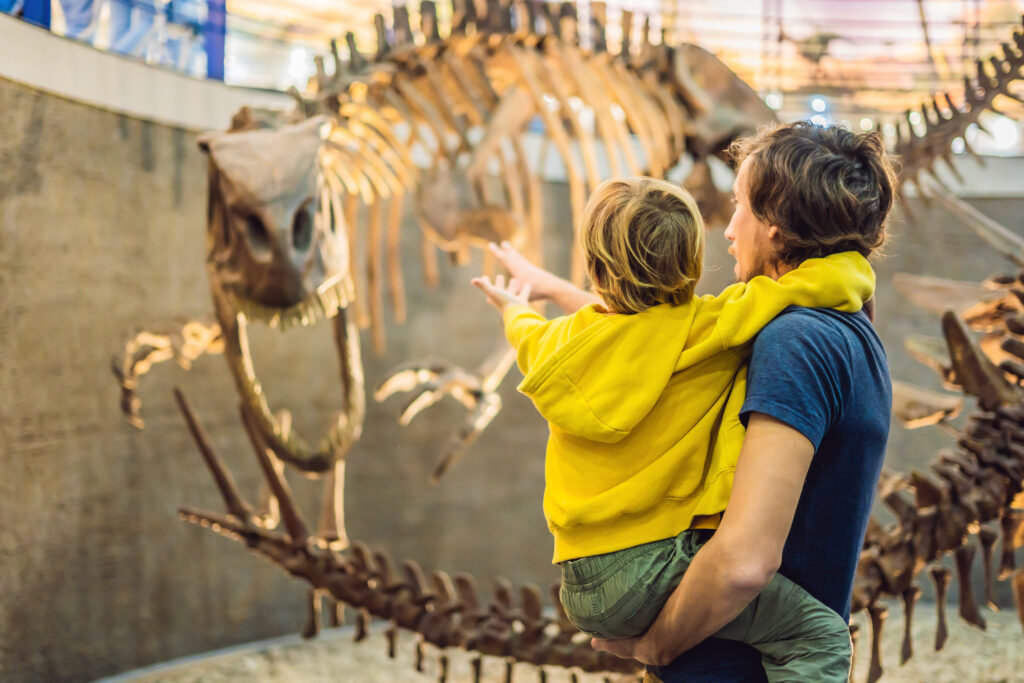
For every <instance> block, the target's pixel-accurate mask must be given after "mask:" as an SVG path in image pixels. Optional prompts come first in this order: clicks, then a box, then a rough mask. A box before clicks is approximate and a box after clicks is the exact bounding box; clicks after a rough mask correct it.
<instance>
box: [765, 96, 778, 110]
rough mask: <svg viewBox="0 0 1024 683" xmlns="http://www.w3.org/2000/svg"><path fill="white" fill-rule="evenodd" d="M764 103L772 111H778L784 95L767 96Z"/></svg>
mask: <svg viewBox="0 0 1024 683" xmlns="http://www.w3.org/2000/svg"><path fill="white" fill-rule="evenodd" d="M764 103H765V104H767V105H768V107H769V108H771V109H778V108H779V107H781V106H782V95H779V94H776V93H771V94H769V95H765V97H764Z"/></svg>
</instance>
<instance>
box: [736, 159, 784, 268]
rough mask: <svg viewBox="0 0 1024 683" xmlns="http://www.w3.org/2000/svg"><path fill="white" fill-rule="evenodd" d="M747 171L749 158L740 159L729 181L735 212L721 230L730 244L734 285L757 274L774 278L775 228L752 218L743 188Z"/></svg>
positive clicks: (747, 196) (747, 193)
mask: <svg viewBox="0 0 1024 683" xmlns="http://www.w3.org/2000/svg"><path fill="white" fill-rule="evenodd" d="M749 169H750V158H749V157H748V158H746V159H744V160H743V163H742V164H740V168H739V170H738V171H737V172H736V180H735V182H733V185H732V191H733V204H734V205H735V207H736V208H735V210H734V211H733V214H732V220H730V221H729V227H728V228H726V229H725V237H726V239H728V240H729V241H730V242H732V244H731V245H730V246H729V253H730V254H732V257H733V258H734V259H736V266H735V267H734V268H733V273H734V274H735V275H736V280H737V281H738V282H747V281H748V280H750V279H751V278H752V277H755V276H757V275H767V276H769V277H777V276H778V273H776V264H777V258H776V251H777V246H776V244H775V241H774V239H773V238H774V237H775V235H776V234H777V233H778V228H776V227H774V226H769V225H768V224H767V223H764V222H762V221H761V220H759V219H758V218H757V216H755V215H754V212H753V211H752V210H751V209H750V192H749V188H748V186H747V175H748V174H749Z"/></svg>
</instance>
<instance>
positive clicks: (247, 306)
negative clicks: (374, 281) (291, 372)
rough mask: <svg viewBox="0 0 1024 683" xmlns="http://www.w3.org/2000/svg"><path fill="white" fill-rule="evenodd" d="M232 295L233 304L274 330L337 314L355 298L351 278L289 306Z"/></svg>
mask: <svg viewBox="0 0 1024 683" xmlns="http://www.w3.org/2000/svg"><path fill="white" fill-rule="evenodd" d="M229 296H230V299H231V305H232V306H233V307H234V308H235V310H237V311H238V312H239V313H241V314H242V315H244V316H245V317H246V318H247V319H248V320H256V321H259V322H261V323H264V324H266V325H268V326H269V327H271V328H274V329H280V330H287V329H289V328H292V327H296V326H302V327H308V326H310V325H314V324H316V323H317V322H319V321H321V320H329V319H331V318H333V317H334V316H336V315H337V314H338V309H339V308H344V307H346V306H348V304H349V302H350V301H352V299H353V284H352V281H351V279H350V278H345V277H337V278H333V279H332V280H329V281H328V282H326V283H325V284H324V285H321V286H320V288H319V289H317V290H316V291H315V292H313V293H312V294H310V295H309V296H307V297H306V298H305V299H303V300H302V301H300V302H299V303H297V304H295V305H294V306H289V307H288V308H275V307H273V306H265V305H263V304H261V303H257V302H255V301H253V300H252V299H249V298H246V297H243V296H239V295H237V294H230V295H229Z"/></svg>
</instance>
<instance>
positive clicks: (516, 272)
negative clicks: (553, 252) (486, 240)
mask: <svg viewBox="0 0 1024 683" xmlns="http://www.w3.org/2000/svg"><path fill="white" fill-rule="evenodd" d="M490 249H491V253H493V254H494V256H495V257H496V258H497V259H498V261H500V262H501V265H503V266H505V268H507V269H508V272H509V273H510V274H511V275H512V282H510V283H509V284H510V285H512V284H513V283H515V284H519V283H523V284H529V285H530V288H531V289H530V301H539V300H543V299H550V300H551V301H553V302H554V303H555V305H556V306H558V307H559V308H561V309H562V311H563V312H564V313H567V314H568V313H575V312H576V311H578V310H580V309H581V308H583V307H584V306H586V305H588V304H595V303H599V304H603V303H604V302H602V301H601V297H599V296H597V295H596V294H594V293H593V292H587V291H584V290H582V289H580V288H579V287H577V286H576V285H574V284H573V283H571V282H569V281H568V280H563V279H562V278H560V277H558V276H557V275H555V274H554V273H549V272H548V271H546V270H544V269H543V268H540V267H539V266H535V265H533V264H532V263H530V262H529V261H527V260H526V258H525V257H524V256H523V255H522V254H520V253H519V252H518V251H516V249H515V247H513V246H512V245H511V244H510V243H508V242H502V243H501V244H494V243H493V242H492V243H491V244H490Z"/></svg>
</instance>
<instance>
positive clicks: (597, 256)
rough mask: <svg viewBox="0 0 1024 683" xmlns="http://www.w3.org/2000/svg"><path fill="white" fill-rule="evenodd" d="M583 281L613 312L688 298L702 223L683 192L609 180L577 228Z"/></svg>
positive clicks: (650, 181)
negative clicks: (587, 281) (584, 268)
mask: <svg viewBox="0 0 1024 683" xmlns="http://www.w3.org/2000/svg"><path fill="white" fill-rule="evenodd" d="M580 230H581V237H582V240H581V241H582V246H583V254H584V257H585V258H586V264H587V274H588V275H589V276H590V281H591V283H592V284H593V286H594V289H595V291H596V292H597V293H598V294H599V295H600V296H601V298H602V299H604V301H605V303H606V304H608V306H609V307H610V308H611V309H612V310H613V311H615V312H616V313H639V312H640V311H645V310H647V309H648V308H651V307H652V306H656V305H658V304H666V303H667V304H683V303H686V302H687V301H689V300H690V297H692V296H693V288H694V286H695V285H696V284H697V280H699V279H700V276H701V272H702V269H703V263H704V220H703V219H702V218H701V216H700V211H699V210H698V209H697V202H696V201H694V199H693V197H692V196H691V195H690V193H689V192H687V191H686V190H684V189H683V188H681V187H678V186H676V185H673V184H671V183H668V182H665V181H664V180H657V179H655V178H620V179H616V180H607V181H605V182H603V183H601V185H599V186H598V188H597V189H596V190H594V194H593V195H591V197H590V201H588V202H587V206H586V208H584V209H583V216H582V219H581V222H580Z"/></svg>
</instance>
